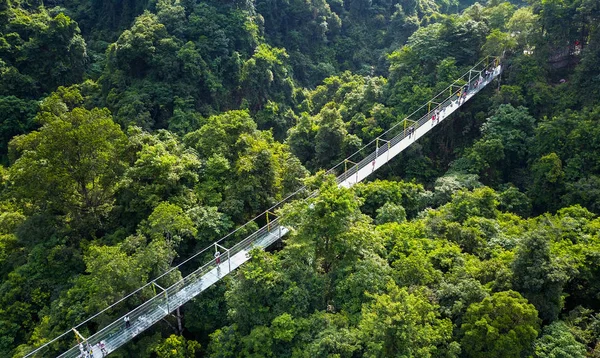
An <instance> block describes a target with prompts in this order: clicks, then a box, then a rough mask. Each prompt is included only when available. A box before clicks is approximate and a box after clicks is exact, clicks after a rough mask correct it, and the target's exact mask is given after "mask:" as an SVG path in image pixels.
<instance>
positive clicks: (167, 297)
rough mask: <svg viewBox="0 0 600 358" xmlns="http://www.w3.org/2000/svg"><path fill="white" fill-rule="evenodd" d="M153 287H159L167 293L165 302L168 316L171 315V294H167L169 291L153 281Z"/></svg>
mask: <svg viewBox="0 0 600 358" xmlns="http://www.w3.org/2000/svg"><path fill="white" fill-rule="evenodd" d="M152 285H154V286H156V287H158V288H159V289H161V290H162V291H163V292H164V293H165V300H166V301H167V314H169V313H171V307H169V293H168V292H167V290H165V289H164V288H162V287H161V286H160V285H159V284H158V283H156V281H152Z"/></svg>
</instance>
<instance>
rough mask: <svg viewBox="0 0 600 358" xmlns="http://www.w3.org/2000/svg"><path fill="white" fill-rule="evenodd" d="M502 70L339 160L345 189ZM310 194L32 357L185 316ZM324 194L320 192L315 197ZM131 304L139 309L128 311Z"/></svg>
mask: <svg viewBox="0 0 600 358" xmlns="http://www.w3.org/2000/svg"><path fill="white" fill-rule="evenodd" d="M501 73H502V66H501V63H500V57H486V58H484V59H483V60H481V61H480V62H479V63H477V64H476V65H475V66H473V67H472V68H471V69H469V71H468V72H466V73H465V74H463V76H462V77H460V78H459V79H457V80H456V81H455V82H453V83H452V84H450V85H449V86H448V87H446V88H445V89H444V90H442V91H441V92H440V93H439V94H438V95H436V96H435V97H433V98H432V99H431V100H429V101H428V102H427V103H425V104H424V105H422V106H421V107H420V108H418V109H417V110H415V111H414V112H413V113H412V114H410V115H409V116H408V117H406V118H405V119H403V120H402V121H400V122H398V123H397V124H395V125H394V126H393V127H391V128H390V129H388V130H387V131H386V132H384V133H383V134H381V135H380V136H379V137H377V138H376V139H374V140H373V141H371V142H370V143H368V144H367V145H365V146H363V147H362V148H361V149H360V150H358V151H357V152H355V153H354V154H353V155H351V156H349V157H348V158H346V159H344V160H343V161H341V162H340V163H338V165H336V166H335V167H333V168H332V169H330V170H329V171H328V173H329V174H334V175H337V174H339V175H337V182H338V185H340V186H342V187H346V188H350V187H352V186H353V185H354V184H356V183H359V182H361V181H363V180H364V179H365V178H367V177H368V176H369V175H371V174H372V173H374V172H375V171H376V170H378V169H379V168H381V167H382V166H383V165H385V164H386V163H388V162H389V161H391V160H392V159H393V158H394V157H395V156H397V155H398V154H400V153H401V152H402V151H404V150H405V149H406V148H408V147H409V146H410V145H411V144H412V143H414V142H415V141H416V140H418V139H419V138H421V137H422V136H424V135H425V134H427V133H428V132H429V131H430V130H432V129H433V128H434V127H436V126H437V125H439V124H440V123H441V122H442V121H444V120H446V119H448V117H449V116H450V115H451V114H452V113H454V112H455V111H456V110H457V109H458V108H460V107H461V106H462V105H463V104H464V103H465V102H467V101H469V100H470V99H471V98H472V97H473V96H475V95H476V94H477V93H478V92H479V91H481V90H482V89H483V88H484V87H486V86H487V85H488V84H489V83H490V82H492V81H493V80H494V79H495V78H496V77H498V76H500V74H501ZM304 194H306V188H304V187H303V188H300V189H299V190H298V191H296V192H294V193H293V194H291V195H289V196H288V197H286V198H285V199H284V200H282V201H281V202H279V203H277V204H276V205H274V206H273V207H271V208H270V209H269V210H267V211H265V212H263V213H261V214H260V215H258V216H257V217H255V218H254V219H253V220H251V221H249V222H248V223H246V224H244V225H242V226H241V227H239V228H238V229H236V230H235V231H233V232H231V233H230V234H228V235H226V236H225V237H223V238H222V239H220V240H219V241H217V242H215V243H213V244H211V245H210V246H209V247H207V248H205V249H204V250H202V251H200V252H198V253H196V254H194V255H192V256H191V257H190V258H188V259H186V260H185V261H183V262H182V263H180V264H179V265H177V266H175V267H173V268H171V269H170V270H169V271H167V272H165V273H163V274H162V275H160V276H159V277H157V278H155V279H154V280H152V281H150V282H149V283H147V284H146V285H144V286H142V287H140V288H138V289H137V290H135V291H134V292H132V293H130V294H129V295H127V296H125V297H123V298H122V299H121V300H119V301H118V302H115V303H114V304H112V305H110V306H109V307H107V308H105V309H104V310H102V311H100V312H98V313H97V314H95V315H93V316H92V317H90V318H88V319H87V320H85V321H84V322H82V323H80V324H78V325H77V326H76V327H73V328H72V329H70V330H68V331H66V332H64V333H62V334H61V335H59V336H58V337H56V338H54V339H53V340H51V341H48V342H46V343H45V344H43V345H41V346H40V347H38V348H36V349H35V350H33V351H31V352H30V353H29V354H27V355H26V356H25V357H50V356H58V357H61V358H62V357H69V358H71V357H72V358H76V357H81V358H101V357H104V356H106V355H108V354H110V353H111V352H114V351H115V350H117V349H118V348H119V347H121V346H123V345H124V344H126V343H127V342H129V341H130V340H132V339H133V338H135V337H136V336H138V335H140V334H141V333H142V332H144V331H145V330H146V329H148V328H150V327H152V325H154V324H155V323H157V322H159V321H160V320H163V319H165V318H166V317H167V316H169V315H171V314H173V313H178V312H179V311H178V309H179V307H181V306H182V305H184V304H185V303H186V302H188V301H190V300H191V299H192V298H194V297H196V296H197V295H199V294H200V293H202V292H203V291H204V290H206V289H207V288H209V287H210V286H212V285H213V284H215V283H216V282H218V281H219V280H221V279H222V278H223V277H225V276H226V275H228V274H229V273H231V272H232V271H234V270H235V269H237V268H238V267H240V266H241V265H242V264H244V263H245V262H246V261H248V260H249V259H250V255H249V252H250V251H251V250H252V249H254V248H262V249H264V248H267V247H268V246H270V245H271V244H273V243H274V242H276V241H277V240H279V239H280V238H281V237H283V236H284V235H286V234H287V233H288V231H289V230H288V229H287V228H285V227H284V226H282V225H279V218H277V217H276V216H275V214H274V213H273V211H274V210H275V209H276V208H279V207H281V206H282V205H284V204H286V203H289V202H291V201H292V200H298V199H301V196H302V195H304ZM316 194H317V193H316V192H313V193H311V194H310V195H309V197H313V196H315V195H316ZM252 228H258V229H257V230H253V229H252ZM248 232H250V233H249V234H247V233H248ZM173 282H174V283H173ZM169 283H171V284H169ZM128 307H135V308H134V309H133V310H128ZM117 317H118V318H117ZM85 335H87V336H85ZM69 347H70V348H69ZM61 352H62V353H61Z"/></svg>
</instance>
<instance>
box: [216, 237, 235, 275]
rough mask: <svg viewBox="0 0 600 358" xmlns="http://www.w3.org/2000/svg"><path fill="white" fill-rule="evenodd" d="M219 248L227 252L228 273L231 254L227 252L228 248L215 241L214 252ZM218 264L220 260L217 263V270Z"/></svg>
mask: <svg viewBox="0 0 600 358" xmlns="http://www.w3.org/2000/svg"><path fill="white" fill-rule="evenodd" d="M219 248H221V249H223V250H225V252H226V253H227V269H228V271H227V273H230V272H231V255H230V253H229V249H228V248H226V247H224V246H222V245H219V244H217V243H216V242H215V252H219ZM218 257H220V256H218ZM220 264H221V263H220V262H219V263H218V264H217V270H218V269H219V265H220Z"/></svg>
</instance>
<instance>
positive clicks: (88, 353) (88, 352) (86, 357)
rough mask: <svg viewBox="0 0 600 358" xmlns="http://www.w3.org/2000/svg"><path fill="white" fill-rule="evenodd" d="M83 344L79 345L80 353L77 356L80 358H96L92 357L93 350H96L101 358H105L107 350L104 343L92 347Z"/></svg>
mask: <svg viewBox="0 0 600 358" xmlns="http://www.w3.org/2000/svg"><path fill="white" fill-rule="evenodd" d="M84 343H85V347H84ZM84 343H81V342H80V343H79V352H81V354H80V355H79V357H80V358H95V357H96V356H95V355H94V349H96V352H98V351H99V352H100V353H102V357H106V356H107V355H108V350H107V349H106V343H105V342H104V341H100V342H98V343H97V344H96V345H94V346H90V345H89V344H88V343H87V342H84Z"/></svg>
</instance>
